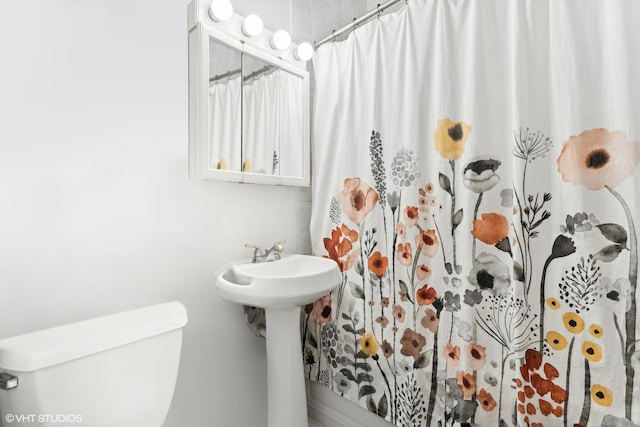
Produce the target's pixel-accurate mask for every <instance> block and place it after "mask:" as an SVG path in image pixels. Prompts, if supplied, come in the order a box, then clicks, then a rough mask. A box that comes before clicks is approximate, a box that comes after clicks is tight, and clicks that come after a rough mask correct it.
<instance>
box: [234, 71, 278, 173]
mask: <svg viewBox="0 0 640 427" xmlns="http://www.w3.org/2000/svg"><path fill="white" fill-rule="evenodd" d="M278 73H279V72H278V71H275V72H272V73H270V74H263V75H261V76H260V77H258V78H256V79H254V80H252V81H248V82H245V84H244V90H243V96H244V98H243V99H244V106H243V108H244V116H243V130H244V133H243V145H244V152H243V157H244V159H243V163H244V164H245V172H256V173H266V174H268V175H271V174H272V173H273V153H274V151H275V152H279V151H280V149H279V147H278V140H279V135H280V130H279V119H278V109H279V108H278V105H279V103H278V86H279V84H278V83H279V82H278ZM276 172H277V170H276Z"/></svg>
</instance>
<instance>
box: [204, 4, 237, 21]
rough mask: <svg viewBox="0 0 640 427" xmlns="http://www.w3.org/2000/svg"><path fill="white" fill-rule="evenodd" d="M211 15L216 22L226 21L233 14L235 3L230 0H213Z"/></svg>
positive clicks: (210, 9)
mask: <svg viewBox="0 0 640 427" xmlns="http://www.w3.org/2000/svg"><path fill="white" fill-rule="evenodd" d="M209 16H210V17H211V19H213V20H214V21H216V22H220V21H226V20H228V19H229V18H231V16H233V5H232V4H231V2H230V1H229V0H213V1H212V2H211V7H209Z"/></svg>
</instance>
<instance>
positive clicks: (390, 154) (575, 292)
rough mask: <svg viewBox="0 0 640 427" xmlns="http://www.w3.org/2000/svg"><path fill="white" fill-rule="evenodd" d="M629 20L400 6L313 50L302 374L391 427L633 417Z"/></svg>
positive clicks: (499, 2)
mask: <svg viewBox="0 0 640 427" xmlns="http://www.w3.org/2000/svg"><path fill="white" fill-rule="evenodd" d="M638 16H640V3H639V2H635V1H631V0H629V1H621V0H613V1H611V0H607V1H606V2H605V1H600V0H584V1H580V2H576V1H570V0H558V1H533V0H523V1H517V2H516V1H511V0H491V1H472V0H408V2H407V4H406V5H405V6H404V7H403V8H402V9H401V10H400V11H398V12H396V13H394V14H391V15H387V16H381V17H378V18H374V19H373V20H372V21H371V22H369V23H368V24H366V25H364V26H361V27H359V28H357V29H356V30H355V31H354V33H352V34H351V35H350V36H349V37H348V39H347V40H346V41H343V42H336V43H329V44H327V45H324V46H323V47H321V48H320V49H318V51H317V54H316V56H315V58H314V70H315V74H316V89H317V90H316V104H315V119H314V128H315V129H314V151H313V156H314V157H313V158H314V167H313V190H312V191H313V212H312V219H311V236H312V239H313V243H312V244H313V247H314V252H315V254H316V255H320V256H324V257H328V258H331V259H333V260H334V261H335V262H336V263H337V264H338V267H339V269H340V271H341V273H342V281H341V283H340V284H339V286H338V287H337V288H336V290H335V291H334V292H332V293H331V295H329V296H326V297H324V298H322V299H320V300H318V301H316V302H315V303H313V304H311V305H309V306H307V308H306V310H305V314H304V315H303V319H302V323H303V325H302V326H303V336H304V342H303V351H304V360H305V363H306V367H305V368H306V370H307V372H306V373H307V375H308V377H309V378H310V379H312V380H314V381H317V382H319V383H321V384H324V385H326V386H327V387H329V388H330V389H332V390H333V391H335V392H336V393H338V394H340V395H341V396H344V397H345V398H347V399H350V400H352V401H353V402H356V403H357V404H359V405H361V406H362V407H364V408H366V409H367V410H369V411H371V412H373V413H375V414H377V415H379V416H380V417H382V418H385V419H387V420H389V421H391V422H392V423H393V424H395V425H397V426H450V425H455V426H472V425H483V426H484V425H486V426H501V427H502V426H543V425H546V426H555V425H557V426H578V425H579V426H633V425H636V426H637V425H640V389H639V388H640V343H639V342H638V340H639V339H640V328H639V325H638V316H637V312H638V306H637V305H638V291H637V288H638V240H637V239H638V232H637V230H636V224H638V223H640V204H639V201H638V196H639V195H640V190H639V189H638V188H639V185H640V172H639V171H638V167H637V165H638V163H639V162H640V110H639V108H638V105H637V104H638V102H640V84H639V83H638V81H637V79H638V77H639V76H640V55H637V52H640V27H639V26H638V25H637V23H636V20H637V17H638Z"/></svg>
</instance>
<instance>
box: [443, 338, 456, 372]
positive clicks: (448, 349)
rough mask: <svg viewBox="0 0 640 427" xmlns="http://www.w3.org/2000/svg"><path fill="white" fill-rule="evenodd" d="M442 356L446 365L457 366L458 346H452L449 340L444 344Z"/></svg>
mask: <svg viewBox="0 0 640 427" xmlns="http://www.w3.org/2000/svg"><path fill="white" fill-rule="evenodd" d="M442 357H444V360H445V362H447V364H448V365H451V366H458V363H460V347H458V346H457V345H455V346H454V345H453V344H452V343H450V342H449V343H447V344H446V345H445V346H444V351H443V352H442Z"/></svg>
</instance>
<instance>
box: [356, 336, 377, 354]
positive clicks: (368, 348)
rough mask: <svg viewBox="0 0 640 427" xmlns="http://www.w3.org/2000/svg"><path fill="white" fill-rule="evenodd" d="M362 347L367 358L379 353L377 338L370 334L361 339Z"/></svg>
mask: <svg viewBox="0 0 640 427" xmlns="http://www.w3.org/2000/svg"><path fill="white" fill-rule="evenodd" d="M360 347H361V348H362V352H363V353H364V354H366V355H367V356H374V355H375V354H376V353H378V341H376V337H374V336H373V335H372V334H370V333H369V332H367V333H366V334H364V335H363V336H362V338H360Z"/></svg>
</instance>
